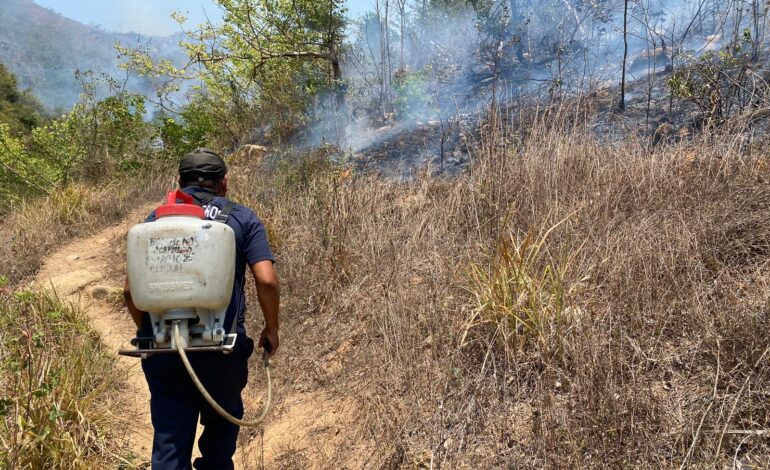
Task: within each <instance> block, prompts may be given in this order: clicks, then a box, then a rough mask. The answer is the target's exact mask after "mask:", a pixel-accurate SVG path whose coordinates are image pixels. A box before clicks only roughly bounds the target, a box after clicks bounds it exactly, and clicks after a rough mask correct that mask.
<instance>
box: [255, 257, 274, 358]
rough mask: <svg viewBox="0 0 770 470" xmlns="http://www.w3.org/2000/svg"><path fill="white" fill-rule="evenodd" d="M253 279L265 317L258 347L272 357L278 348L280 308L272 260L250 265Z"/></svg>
mask: <svg viewBox="0 0 770 470" xmlns="http://www.w3.org/2000/svg"><path fill="white" fill-rule="evenodd" d="M250 268H251V273H252V274H253V275H254V281H255V282H256V284H257V297H258V298H259V306H260V307H261V308H262V315H264V317H265V328H264V329H263V330H262V334H261V335H260V337H259V343H258V345H257V346H258V347H264V348H266V349H267V350H268V352H269V353H270V356H271V357H272V356H273V355H274V354H275V352H276V351H277V350H278V345H279V344H280V341H279V339H278V326H279V321H278V311H279V309H280V298H281V288H280V285H279V282H278V274H277V273H276V272H275V266H273V261H272V260H265V261H259V262H257V263H254V264H252V265H251V266H250Z"/></svg>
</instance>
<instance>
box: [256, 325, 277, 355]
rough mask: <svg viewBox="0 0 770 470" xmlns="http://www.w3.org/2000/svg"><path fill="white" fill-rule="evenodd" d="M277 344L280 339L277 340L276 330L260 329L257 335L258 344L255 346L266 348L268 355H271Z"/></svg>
mask: <svg viewBox="0 0 770 470" xmlns="http://www.w3.org/2000/svg"><path fill="white" fill-rule="evenodd" d="M279 344H280V341H279V340H278V332H277V331H272V330H269V329H268V328H265V329H264V330H262V334H261V335H260V337H259V344H258V345H257V346H258V347H260V348H265V349H267V352H268V354H270V357H273V355H274V354H275V352H276V351H278V346H279Z"/></svg>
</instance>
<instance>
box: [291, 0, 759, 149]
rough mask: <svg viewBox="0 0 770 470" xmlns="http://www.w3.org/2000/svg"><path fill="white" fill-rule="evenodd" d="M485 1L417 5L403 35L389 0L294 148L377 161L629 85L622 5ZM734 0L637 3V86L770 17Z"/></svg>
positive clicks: (632, 49) (633, 50)
mask: <svg viewBox="0 0 770 470" xmlns="http://www.w3.org/2000/svg"><path fill="white" fill-rule="evenodd" d="M420 3H421V4H422V5H425V3H426V2H420ZM448 3H449V2H448ZM475 3H476V4H477V8H475V9H474V8H470V7H464V8H462V7H454V8H440V7H438V6H431V7H424V6H423V7H421V8H418V7H415V6H412V7H408V8H407V10H406V11H405V16H404V25H403V28H402V24H401V14H400V13H401V12H400V11H399V10H398V8H397V6H398V3H397V2H390V5H389V11H388V14H389V15H388V22H387V25H386V24H385V10H384V4H385V2H384V1H380V2H379V6H380V8H379V11H378V12H374V11H373V12H371V13H369V14H367V15H364V16H363V17H362V18H361V19H360V20H359V21H357V22H355V23H354V24H352V25H351V26H350V31H349V32H350V36H349V40H348V45H347V47H348V49H347V50H348V52H347V55H346V58H345V63H344V70H345V87H346V95H347V101H346V103H345V105H344V106H340V105H339V103H338V102H337V100H336V99H333V97H330V96H326V97H321V98H319V99H318V100H317V102H316V103H315V104H314V106H313V113H314V115H315V116H316V124H315V125H313V126H311V127H309V128H308V129H307V131H306V132H305V133H304V134H303V135H302V136H301V138H300V139H298V140H297V141H296V142H295V143H296V144H297V145H298V146H300V147H305V148H312V147H317V146H320V145H324V144H333V145H336V146H338V147H339V148H341V149H343V150H345V151H346V152H348V153H349V154H356V153H359V152H363V153H371V152H372V151H379V150H381V149H382V148H384V147H387V146H388V145H389V144H388V142H391V141H393V140H394V139H403V138H409V137H410V135H412V134H414V132H415V131H416V130H418V129H426V128H433V129H438V128H439V127H440V128H441V130H440V136H441V137H442V138H443V137H445V134H446V128H447V127H451V125H452V123H456V122H462V121H463V120H465V121H473V120H474V118H473V116H474V114H475V115H478V114H479V112H480V111H483V110H485V109H488V108H489V106H490V105H491V104H493V103H496V104H501V105H505V104H507V103H510V102H512V101H514V100H519V99H522V98H523V97H534V98H541V99H542V98H546V99H550V98H558V97H567V96H573V95H575V94H578V93H582V92H587V91H590V90H596V89H599V88H603V87H608V86H617V85H618V84H619V83H620V79H621V73H622V66H621V64H622V61H623V53H624V38H623V2H617V1H602V0H590V1H589V0H549V1H538V0H529V1H525V0H496V1H490V2H486V3H485V2H483V1H482V2H475ZM728 3H730V2H729V1H728V0H724V1H710V2H706V1H703V0H638V1H631V2H629V18H628V35H627V39H628V47H629V51H628V62H627V64H628V65H627V73H628V77H627V79H628V80H631V81H633V80H637V79H642V78H644V77H645V76H646V75H647V74H648V73H651V72H659V71H662V70H663V69H664V68H666V67H667V66H670V65H671V64H672V62H673V63H674V66H676V67H679V66H680V65H682V64H683V63H685V62H687V61H692V60H696V59H697V57H698V56H699V55H701V54H703V53H705V52H707V51H709V50H710V51H714V50H719V49H721V48H723V47H725V46H726V45H727V43H728V42H730V41H729V40H727V39H726V38H733V39H732V40H733V41H734V40H735V37H739V36H741V35H742V34H743V33H741V31H742V30H743V29H744V28H746V27H748V23H749V21H750V20H751V18H752V13H760V14H762V15H764V12H763V11H762V12H752V11H751V8H750V7H751V3H750V2H748V1H747V2H744V3H745V5H743V4H741V5H737V4H736V3H735V1H732V2H731V3H730V4H731V5H733V8H732V9H730V8H727V5H728ZM738 3H741V2H740V1H739V2H738ZM754 3H756V2H754ZM409 4H410V2H407V5H409ZM436 4H439V2H436ZM740 6H743V7H744V8H738V7H740ZM760 7H761V6H760ZM402 31H403V34H402ZM761 35H762V37H760V38H755V39H754V40H755V41H757V42H762V43H764V31H762V32H761ZM475 119H476V120H478V118H475ZM410 133H412V134H410ZM437 135H439V131H438V130H437V131H436V132H434V134H433V137H436V136H437ZM426 145H427V144H426ZM420 152H422V153H424V154H425V155H423V156H422V157H419V158H417V160H419V161H420V162H425V161H433V162H435V161H437V158H438V156H437V155H438V152H439V150H438V149H437V145H436V144H435V143H434V144H431V145H427V147H426V148H423V149H422V150H420ZM441 152H442V155H440V157H441V161H442V162H443V161H444V155H443V152H444V150H443V148H442V149H441ZM418 153H419V152H418Z"/></svg>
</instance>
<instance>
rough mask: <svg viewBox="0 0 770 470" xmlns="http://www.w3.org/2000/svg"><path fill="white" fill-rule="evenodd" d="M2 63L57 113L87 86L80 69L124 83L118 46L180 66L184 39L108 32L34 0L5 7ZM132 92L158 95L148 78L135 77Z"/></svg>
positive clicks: (0, 24)
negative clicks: (145, 48)
mask: <svg viewBox="0 0 770 470" xmlns="http://www.w3.org/2000/svg"><path fill="white" fill-rule="evenodd" d="M0 20H1V21H0V62H3V63H5V64H6V65H7V66H8V68H9V69H10V70H11V71H12V72H13V73H14V74H16V76H17V77H18V80H19V85H20V86H21V87H22V88H24V89H31V90H32V91H33V92H34V93H35V95H37V96H38V97H39V98H40V100H41V101H42V102H43V103H44V104H45V105H46V106H47V107H49V108H51V109H61V110H66V109H69V108H70V107H72V105H73V104H74V103H75V102H76V101H77V98H78V95H79V94H80V92H81V90H82V87H81V85H80V84H79V83H78V80H77V79H76V77H75V72H76V71H77V70H80V71H86V70H92V71H94V72H95V73H97V74H101V73H105V74H108V75H110V76H113V77H118V78H121V79H124V78H125V72H123V71H121V70H118V69H117V65H118V64H119V62H120V60H119V59H118V57H117V54H116V52H115V48H114V44H115V43H116V42H119V43H121V44H124V45H128V46H132V45H134V46H135V45H149V46H150V49H151V51H152V53H153V54H156V55H157V56H162V57H165V58H169V59H171V60H173V61H175V62H179V61H181V60H184V57H185V56H184V52H183V51H182V49H181V48H179V47H178V42H179V39H180V37H179V36H177V35H174V36H169V37H162V38H159V37H147V36H144V35H140V34H122V33H112V32H108V31H104V30H102V29H99V28H97V27H94V26H87V25H84V24H81V23H78V22H77V21H73V20H70V19H68V18H65V17H63V16H61V15H59V14H57V13H56V12H54V11H52V10H49V9H46V8H43V7H41V6H39V5H37V4H35V3H34V2H33V1H32V0H3V1H2V2H0ZM127 87H128V88H129V89H130V90H131V91H136V92H140V93H143V94H152V93H153V89H152V85H151V83H150V82H149V81H148V80H147V79H143V78H139V77H136V76H132V77H131V78H130V79H129V80H128V82H127Z"/></svg>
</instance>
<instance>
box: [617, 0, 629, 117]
mask: <svg viewBox="0 0 770 470" xmlns="http://www.w3.org/2000/svg"><path fill="white" fill-rule="evenodd" d="M623 4H624V7H623V72H622V75H621V79H620V101H619V102H618V109H619V110H620V111H623V110H624V109H626V62H627V61H628V0H625V1H624V2H623Z"/></svg>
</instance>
